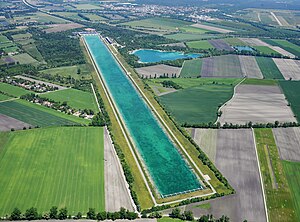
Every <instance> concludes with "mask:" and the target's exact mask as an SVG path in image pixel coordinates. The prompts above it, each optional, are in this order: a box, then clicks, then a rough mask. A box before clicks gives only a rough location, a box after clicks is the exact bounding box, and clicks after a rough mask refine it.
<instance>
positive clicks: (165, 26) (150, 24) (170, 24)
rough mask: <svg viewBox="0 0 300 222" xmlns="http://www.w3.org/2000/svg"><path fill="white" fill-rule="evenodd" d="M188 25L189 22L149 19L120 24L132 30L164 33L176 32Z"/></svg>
mask: <svg viewBox="0 0 300 222" xmlns="http://www.w3.org/2000/svg"><path fill="white" fill-rule="evenodd" d="M190 24H191V23H190V22H186V21H182V20H177V19H170V18H149V19H143V20H137V21H131V22H126V23H122V25H128V26H130V27H132V28H136V27H143V28H151V29H160V30H165V31H176V30H178V28H181V27H183V26H186V25H190Z"/></svg>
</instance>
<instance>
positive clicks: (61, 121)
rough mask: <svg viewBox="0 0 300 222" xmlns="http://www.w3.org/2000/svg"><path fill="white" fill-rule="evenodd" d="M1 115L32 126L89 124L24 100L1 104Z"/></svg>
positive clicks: (86, 121) (83, 120)
mask: <svg viewBox="0 0 300 222" xmlns="http://www.w3.org/2000/svg"><path fill="white" fill-rule="evenodd" d="M0 113H1V114H4V115H7V116H10V117H12V118H15V119H18V120H20V121H23V122H25V123H28V124H30V125H33V126H41V127H44V126H57V125H58V126H60V125H78V124H79V123H82V124H88V123H89V121H88V120H85V119H82V118H79V117H75V116H71V115H67V114H64V113H61V112H58V111H56V110H53V109H50V108H47V107H44V106H40V105H36V104H33V103H30V102H27V101H24V100H16V101H9V102H2V103H0Z"/></svg>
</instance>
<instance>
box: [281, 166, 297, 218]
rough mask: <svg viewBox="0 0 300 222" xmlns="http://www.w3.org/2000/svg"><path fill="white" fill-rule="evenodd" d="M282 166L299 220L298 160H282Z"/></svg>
mask: <svg viewBox="0 0 300 222" xmlns="http://www.w3.org/2000/svg"><path fill="white" fill-rule="evenodd" d="M282 164H283V168H284V171H285V175H286V178H287V181H288V184H289V187H290V190H291V195H292V198H293V200H294V206H295V211H296V215H297V220H298V221H299V220H300V192H299V191H300V162H289V161H283V162H282Z"/></svg>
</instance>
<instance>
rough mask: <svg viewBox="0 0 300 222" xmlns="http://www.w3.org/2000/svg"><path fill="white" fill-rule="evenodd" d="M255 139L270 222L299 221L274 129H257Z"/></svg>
mask: <svg viewBox="0 0 300 222" xmlns="http://www.w3.org/2000/svg"><path fill="white" fill-rule="evenodd" d="M255 138H256V146H257V152H258V159H259V162H260V168H261V173H262V179H263V184H264V189H265V194H266V199H267V200H266V201H267V208H268V214H269V219H270V221H273V222H276V221H280V222H282V221H297V219H296V214H295V207H294V202H293V195H292V190H291V189H290V188H289V185H288V181H287V179H286V174H285V172H284V167H283V164H282V162H281V160H280V157H279V154H278V150H277V147H276V144H275V141H274V137H273V133H272V129H255Z"/></svg>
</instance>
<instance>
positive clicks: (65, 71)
mask: <svg viewBox="0 0 300 222" xmlns="http://www.w3.org/2000/svg"><path fill="white" fill-rule="evenodd" d="M78 69H80V74H77V71H78ZM40 72H41V73H46V74H50V75H59V76H64V77H68V76H71V77H73V78H74V79H90V78H91V75H90V71H89V69H88V67H87V65H85V64H82V65H76V66H62V67H58V68H52V69H45V70H42V71H40Z"/></svg>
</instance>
